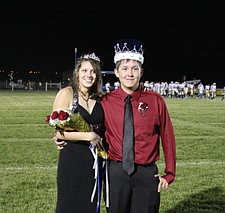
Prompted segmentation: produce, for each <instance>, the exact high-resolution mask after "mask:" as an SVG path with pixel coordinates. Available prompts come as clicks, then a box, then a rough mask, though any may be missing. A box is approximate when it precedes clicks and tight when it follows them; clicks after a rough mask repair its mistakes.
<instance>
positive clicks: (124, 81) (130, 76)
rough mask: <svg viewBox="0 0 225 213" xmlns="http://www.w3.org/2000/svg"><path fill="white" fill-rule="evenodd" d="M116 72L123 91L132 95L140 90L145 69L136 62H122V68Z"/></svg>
mask: <svg viewBox="0 0 225 213" xmlns="http://www.w3.org/2000/svg"><path fill="white" fill-rule="evenodd" d="M114 72H115V75H116V76H117V77H118V78H119V80H120V83H121V87H122V89H123V90H124V91H125V92H127V93H131V92H133V91H135V90H136V89H137V88H138V86H139V81H140V78H141V76H142V74H143V69H142V68H141V66H140V63H139V62H138V61H136V60H121V63H120V66H119V67H118V69H115V70H114Z"/></svg>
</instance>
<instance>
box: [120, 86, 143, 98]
mask: <svg viewBox="0 0 225 213" xmlns="http://www.w3.org/2000/svg"><path fill="white" fill-rule="evenodd" d="M117 91H118V93H119V96H120V98H121V99H122V100H123V102H125V101H126V98H127V96H128V95H129V94H127V93H126V92H124V90H123V89H122V88H121V87H119V88H118V89H117ZM141 91H142V90H141V86H139V87H138V88H137V89H136V90H135V91H133V92H132V93H131V94H130V95H131V96H132V97H131V99H130V100H131V101H138V100H139V98H140V96H141Z"/></svg>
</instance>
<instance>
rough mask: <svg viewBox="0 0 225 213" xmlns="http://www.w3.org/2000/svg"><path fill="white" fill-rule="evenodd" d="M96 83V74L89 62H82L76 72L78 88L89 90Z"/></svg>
mask: <svg viewBox="0 0 225 213" xmlns="http://www.w3.org/2000/svg"><path fill="white" fill-rule="evenodd" d="M95 81H96V72H95V70H94V68H93V66H92V65H91V63H90V62H89V61H84V62H82V64H81V67H80V69H79V71H78V82H79V87H80V89H81V90H82V88H83V89H89V88H91V87H92V85H93V84H94V83H95Z"/></svg>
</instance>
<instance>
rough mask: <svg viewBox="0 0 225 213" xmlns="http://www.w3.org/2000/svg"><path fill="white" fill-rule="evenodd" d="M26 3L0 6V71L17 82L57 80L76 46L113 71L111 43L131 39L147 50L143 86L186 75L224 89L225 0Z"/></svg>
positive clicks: (71, 61) (68, 66)
mask: <svg viewBox="0 0 225 213" xmlns="http://www.w3.org/2000/svg"><path fill="white" fill-rule="evenodd" d="M27 2H29V3H27ZM27 2H26V3H25V1H12V2H10V1H2V2H1V6H0V70H1V71H2V70H4V71H5V73H8V72H10V71H11V70H14V71H15V78H16V77H17V78H25V79H26V78H27V76H29V74H28V73H29V71H30V70H33V71H38V72H40V74H36V76H38V77H40V78H42V79H44V80H53V81H54V80H55V79H56V78H58V79H59V80H60V79H61V76H62V73H63V72H65V71H67V70H70V69H72V68H73V67H74V63H75V62H74V58H75V53H74V49H75V47H76V48H77V49H78V56H79V55H81V54H82V53H85V52H86V53H87V52H95V53H96V54H97V55H98V56H99V57H100V58H101V60H102V61H103V63H104V66H103V70H113V69H114V64H113V57H114V44H115V42H116V41H117V40H119V39H124V38H136V39H139V40H141V41H142V42H143V43H144V49H145V52H144V57H145V62H144V65H143V67H144V70H145V73H144V76H143V78H142V80H143V81H144V80H149V81H154V82H156V81H168V82H170V81H171V80H173V81H182V80H183V76H186V80H192V79H201V80H202V82H203V84H206V83H210V84H211V83H213V82H216V83H217V85H218V86H219V87H224V85H225V78H224V77H223V76H224V70H225V41H224V40H225V3H224V1H218V0H217V1H210V0H204V1H199V0H196V1H148V0H146V1H134V2H133V1H132V2H122V1H120V2H117V3H116V4H115V2H114V1H111V2H108V1H100V2H99V1H98V2H95V1H90V2H89V1H83V2H82V1H81V2H79V1H75V0H74V1H67V2H66V1H61V2H60V3H59V2H58V3H57V1H52V2H51V3H50V2H49V1H27ZM48 2H49V3H48ZM106 4H107V5H106ZM56 73H58V74H57V75H56ZM6 76H7V75H6V74H4V75H3V74H2V73H0V77H1V78H5V77H6ZM28 78H32V76H29V77H28Z"/></svg>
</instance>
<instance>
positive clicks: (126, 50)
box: [114, 43, 144, 55]
mask: <svg viewBox="0 0 225 213" xmlns="http://www.w3.org/2000/svg"><path fill="white" fill-rule="evenodd" d="M114 49H115V53H116V54H117V53H122V52H133V53H140V54H141V55H143V53H144V51H143V49H142V45H140V48H139V50H137V49H136V45H134V48H133V49H132V50H130V49H129V48H128V47H127V43H124V44H123V48H122V49H121V48H120V44H119V43H117V44H116V46H115V47H114Z"/></svg>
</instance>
